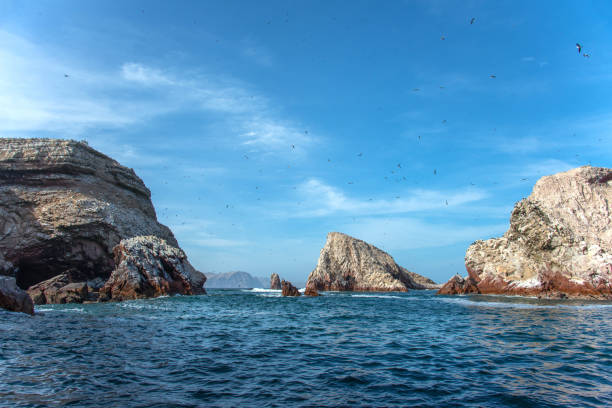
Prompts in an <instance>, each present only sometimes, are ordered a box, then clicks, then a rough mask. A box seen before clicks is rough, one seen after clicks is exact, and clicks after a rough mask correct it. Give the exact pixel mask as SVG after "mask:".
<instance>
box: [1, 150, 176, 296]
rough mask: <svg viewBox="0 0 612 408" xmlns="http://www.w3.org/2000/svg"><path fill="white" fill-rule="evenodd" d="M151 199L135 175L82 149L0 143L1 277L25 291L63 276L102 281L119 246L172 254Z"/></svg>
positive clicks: (168, 237) (169, 237)
mask: <svg viewBox="0 0 612 408" xmlns="http://www.w3.org/2000/svg"><path fill="white" fill-rule="evenodd" d="M150 196H151V194H150V192H149V190H148V189H147V187H146V186H145V185H144V183H143V182H142V180H141V179H140V178H138V176H136V174H135V173H134V171H133V170H132V169H128V168H126V167H123V166H121V165H120V164H119V163H117V162H116V161H114V160H112V159H111V158H109V157H107V156H105V155H103V154H101V153H99V152H97V151H96V150H94V149H92V148H90V147H89V146H87V145H86V144H84V143H80V142H76V141H69V140H56V139H0V254H1V257H0V260H1V262H0V269H1V270H0V274H3V275H9V276H14V277H15V278H16V279H17V284H18V285H19V286H20V287H22V288H24V289H25V288H28V287H30V286H32V285H35V284H37V283H39V282H42V281H44V280H47V279H49V278H52V277H54V276H56V275H59V274H61V273H63V272H64V271H66V270H68V269H75V270H78V271H79V272H80V273H81V274H82V276H83V278H84V279H93V278H96V277H99V278H104V279H106V278H108V277H109V276H110V273H111V271H112V270H113V268H114V262H113V255H112V250H113V248H114V247H115V246H116V245H117V244H119V242H120V241H121V240H122V239H124V238H130V237H134V236H139V235H155V236H158V237H160V238H162V239H164V240H166V241H167V242H168V243H169V244H171V245H174V246H177V245H178V244H177V242H176V239H175V238H174V236H173V235H172V232H170V230H169V229H168V228H167V227H166V226H164V225H162V224H160V223H158V222H157V219H156V215H155V210H154V209H153V205H152V203H151V199H150Z"/></svg>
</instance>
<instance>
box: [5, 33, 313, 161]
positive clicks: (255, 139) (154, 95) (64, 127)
mask: <svg viewBox="0 0 612 408" xmlns="http://www.w3.org/2000/svg"><path fill="white" fill-rule="evenodd" d="M0 59H1V60H2V64H0V131H2V132H5V133H10V134H12V135H15V134H16V135H19V133H20V132H21V133H26V132H32V131H41V132H48V133H57V134H58V135H59V136H62V137H66V136H70V137H78V135H80V134H84V133H85V132H87V131H89V130H91V129H116V128H124V127H127V126H135V125H138V124H141V123H144V122H145V121H147V120H149V119H150V118H153V117H157V116H160V115H163V114H168V113H173V112H180V111H193V110H200V111H203V112H206V113H208V114H211V115H214V116H213V117H214V118H215V120H217V121H219V122H220V123H224V126H225V128H226V129H227V131H226V132H225V134H229V135H230V137H234V138H235V142H237V143H234V145H238V146H239V145H247V146H249V147H250V148H251V149H259V150H262V151H268V152H274V151H277V150H282V151H286V150H287V149H288V148H289V147H290V146H291V145H299V147H300V151H302V152H304V151H306V149H307V148H308V147H309V146H310V145H312V143H314V141H315V137H313V136H312V135H311V134H305V133H304V132H303V130H302V129H301V128H302V126H299V125H297V124H296V123H295V121H294V120H292V119H290V118H287V117H284V116H283V115H282V114H281V113H280V112H279V111H278V109H275V108H274V107H273V106H272V105H273V104H272V103H271V102H270V101H269V100H268V98H266V97H265V96H263V95H262V94H261V93H259V92H258V91H257V90H255V89H253V88H252V87H251V86H249V85H248V84H245V83H243V82H241V81H239V80H236V79H234V78H227V77H224V76H216V75H210V74H202V73H193V72H191V73H185V72H173V71H172V70H171V69H163V68H160V67H152V66H148V65H146V64H142V63H138V62H134V61H128V62H125V63H124V64H122V65H121V66H119V67H117V68H116V69H114V70H110V71H108V70H106V71H104V70H99V71H92V70H88V69H85V68H81V67H79V66H78V65H75V64H67V63H64V62H63V61H60V60H58V59H55V58H54V57H53V56H51V55H48V54H47V53H45V52H44V50H42V49H40V48H39V47H37V46H36V45H34V44H32V43H30V42H28V41H26V40H24V39H23V38H20V37H18V36H15V35H12V34H10V33H7V32H4V31H0Z"/></svg>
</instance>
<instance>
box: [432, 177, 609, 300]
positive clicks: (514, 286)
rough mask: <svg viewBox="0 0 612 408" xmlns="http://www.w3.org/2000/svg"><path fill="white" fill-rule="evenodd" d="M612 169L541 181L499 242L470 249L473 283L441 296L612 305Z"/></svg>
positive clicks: (479, 243)
mask: <svg viewBox="0 0 612 408" xmlns="http://www.w3.org/2000/svg"><path fill="white" fill-rule="evenodd" d="M611 204H612V169H607V168H597V167H590V166H586V167H580V168H577V169H573V170H570V171H567V172H565V173H559V174H555V175H552V176H547V177H542V178H541V179H540V180H538V182H537V183H536V185H535V187H534V188H533V191H532V193H531V195H530V196H529V197H528V198H526V199H523V200H521V201H519V202H518V203H517V204H516V205H515V207H514V210H513V211H512V215H511V217H510V228H509V229H508V231H507V232H506V233H505V234H504V235H503V236H502V237H501V238H494V239H489V240H487V241H476V242H474V243H473V244H472V245H471V246H470V247H469V248H468V250H467V252H466V255H465V265H466V269H467V271H468V277H469V279H466V280H465V281H464V282H463V284H459V282H458V281H457V279H456V278H453V279H452V280H451V281H452V282H451V281H449V283H447V284H446V285H445V286H444V287H443V288H442V289H441V290H440V291H439V293H440V294H455V293H484V294H486V293H490V294H509V295H527V296H541V297H551V298H558V297H580V298H598V299H605V298H612V215H611V214H612V213H611V210H612V209H611V207H610V206H611Z"/></svg>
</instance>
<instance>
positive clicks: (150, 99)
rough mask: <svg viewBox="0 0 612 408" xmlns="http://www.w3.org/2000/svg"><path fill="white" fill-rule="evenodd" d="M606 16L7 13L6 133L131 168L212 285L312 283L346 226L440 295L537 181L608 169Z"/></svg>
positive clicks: (286, 5)
mask: <svg viewBox="0 0 612 408" xmlns="http://www.w3.org/2000/svg"><path fill="white" fill-rule="evenodd" d="M472 18H475V21H474V23H473V24H470V20H471V19H472ZM611 21H612V5H611V4H610V2H608V1H593V2H573V1H572V2H569V1H567V2H565V1H554V2H553V1H551V2H546V1H539V2H533V1H495V2H490V1H465V2H460V1H397V2H392V1H388V2H374V1H366V2H361V1H350V2H349V1H337V2H334V1H321V2H315V1H300V2H297V1H294V2H280V1H279V2H275V1H262V2H250V1H218V2H200V1H198V2H188V1H182V2H167V1H166V2H155V1H143V2H139V1H125V2H119V1H117V2H110V1H87V2H83V1H36V2H34V1H27V2H24V1H6V0H0V136H5V137H34V136H40V137H61V138H72V139H79V140H80V139H85V140H87V141H88V142H89V144H90V145H92V146H93V147H95V148H97V149H99V150H100V151H102V152H104V153H106V154H108V155H110V156H112V157H113V158H115V159H117V160H118V161H119V162H120V163H122V164H124V165H126V166H129V167H133V168H134V169H135V170H136V172H137V173H138V175H139V176H140V177H142V178H143V180H144V181H145V183H146V184H147V185H148V187H149V188H150V189H151V191H152V195H153V202H154V204H155V207H156V209H157V213H158V217H159V219H160V221H161V222H163V223H164V224H167V225H168V226H170V227H171V228H172V230H173V231H174V233H175V235H176V236H177V238H178V240H179V243H180V244H181V246H182V247H183V249H185V251H186V252H187V254H188V255H189V257H190V259H191V261H192V263H193V264H194V266H196V267H197V268H198V269H200V270H202V271H204V272H207V271H215V272H225V271H230V270H245V271H248V272H250V273H252V274H254V275H260V276H267V275H269V274H270V273H272V272H277V273H279V274H280V275H281V276H283V277H286V278H289V279H292V280H294V281H296V282H299V283H303V282H304V281H305V280H306V277H307V275H308V273H309V272H310V271H311V270H312V269H313V268H314V266H315V265H316V261H317V258H318V255H319V250H320V249H321V247H322V246H323V244H324V242H325V238H326V234H327V232H329V231H341V232H345V233H348V234H351V235H353V236H356V237H358V238H361V239H363V240H366V241H368V242H370V243H372V244H375V245H377V246H378V247H380V248H382V249H384V250H386V251H388V252H389V253H390V254H391V255H392V256H393V257H394V258H395V259H396V261H397V262H398V263H399V264H401V265H402V266H405V267H407V268H408V269H411V270H413V271H415V272H417V273H421V274H424V275H426V276H429V277H431V278H433V279H434V280H437V281H445V280H447V279H448V278H449V277H450V276H452V275H453V274H455V273H461V274H463V273H464V265H463V257H464V255H465V250H466V248H467V247H468V245H469V244H470V243H471V242H473V241H475V240H477V239H486V238H490V237H493V236H497V235H500V234H502V233H503V232H504V231H505V230H506V229H507V227H508V220H509V216H510V211H511V209H512V207H513V205H514V203H515V202H516V201H518V200H520V199H521V198H523V197H526V196H527V195H529V193H530V191H531V188H532V186H533V184H534V183H535V181H536V180H537V179H538V178H539V177H541V176H543V175H547V174H552V173H555V172H558V171H564V170H567V169H570V168H573V167H577V166H581V165H586V164H589V163H590V164H592V165H594V166H605V167H610V166H611V158H612V143H611V133H612V131H611V129H612V46H611V45H610V44H611V43H610V41H611V39H612V26H611V23H610V22H611ZM442 38H444V39H442ZM576 42H579V43H581V44H582V46H583V52H585V53H587V54H589V55H590V57H589V58H586V57H584V56H583V55H580V54H578V51H577V49H576V47H575V44H576ZM66 75H68V76H67V77H66ZM492 75H494V76H495V77H494V78H492V77H491V76H492Z"/></svg>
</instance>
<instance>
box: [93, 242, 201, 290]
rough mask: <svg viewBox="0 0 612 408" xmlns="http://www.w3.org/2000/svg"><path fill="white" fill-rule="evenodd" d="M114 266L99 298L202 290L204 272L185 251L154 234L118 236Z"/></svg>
mask: <svg viewBox="0 0 612 408" xmlns="http://www.w3.org/2000/svg"><path fill="white" fill-rule="evenodd" d="M114 252H115V264H116V265H117V267H116V268H115V270H113V272H112V273H111V276H110V278H109V279H108V281H106V283H105V284H104V286H103V287H102V288H101V289H100V300H103V301H106V300H115V301H117V300H128V299H140V298H150V297H157V296H164V295H175V294H182V295H197V294H204V293H206V292H205V290H204V283H205V282H206V276H204V274H203V273H201V272H199V271H197V270H195V269H194V268H193V266H191V264H190V263H189V261H187V256H185V253H184V252H183V251H182V250H181V249H179V248H177V247H175V246H172V245H168V243H167V242H166V241H165V240H163V239H160V238H158V237H155V236H141V237H134V238H130V239H125V240H122V241H121V242H120V243H119V245H117V246H116V247H115V250H114Z"/></svg>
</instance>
